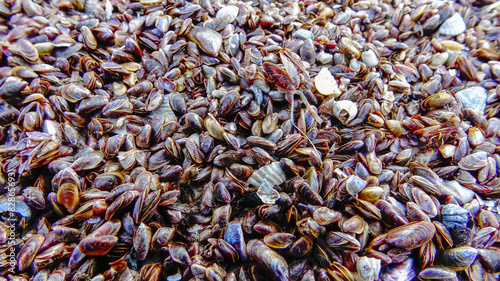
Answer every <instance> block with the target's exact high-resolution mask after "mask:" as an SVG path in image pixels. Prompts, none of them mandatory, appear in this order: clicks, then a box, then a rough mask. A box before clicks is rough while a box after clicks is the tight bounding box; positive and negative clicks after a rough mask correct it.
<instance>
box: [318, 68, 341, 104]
mask: <svg viewBox="0 0 500 281" xmlns="http://www.w3.org/2000/svg"><path fill="white" fill-rule="evenodd" d="M314 84H315V86H316V90H318V92H319V93H320V94H322V95H325V96H329V95H334V96H335V97H338V96H340V94H341V92H340V89H339V86H338V84H337V81H335V77H333V75H332V74H331V73H330V71H329V70H328V68H326V67H323V68H322V69H321V71H320V72H319V73H318V75H316V78H314Z"/></svg>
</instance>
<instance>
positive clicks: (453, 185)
mask: <svg viewBox="0 0 500 281" xmlns="http://www.w3.org/2000/svg"><path fill="white" fill-rule="evenodd" d="M439 190H440V191H441V193H443V195H447V196H453V197H454V198H455V199H457V201H458V203H460V204H462V205H463V204H466V203H469V202H470V201H472V200H473V199H474V196H476V194H475V193H474V191H472V190H470V189H469V188H467V187H465V186H463V185H461V184H460V183H459V182H458V181H456V180H452V181H444V185H443V186H441V187H440V188H439Z"/></svg>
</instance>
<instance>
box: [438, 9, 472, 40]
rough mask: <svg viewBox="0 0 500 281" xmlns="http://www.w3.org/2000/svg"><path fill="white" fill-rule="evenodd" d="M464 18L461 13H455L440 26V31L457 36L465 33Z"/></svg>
mask: <svg viewBox="0 0 500 281" xmlns="http://www.w3.org/2000/svg"><path fill="white" fill-rule="evenodd" d="M466 28H467V27H466V25H465V22H464V19H463V18H462V16H461V15H460V14H459V13H455V14H454V15H453V16H452V17H450V18H449V19H447V20H445V21H444V22H443V24H442V25H441V27H440V28H439V33H441V34H443V35H451V36H456V35H459V34H461V33H463V32H464V31H465V29H466Z"/></svg>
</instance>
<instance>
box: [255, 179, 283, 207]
mask: <svg viewBox="0 0 500 281" xmlns="http://www.w3.org/2000/svg"><path fill="white" fill-rule="evenodd" d="M257 196H259V198H260V200H262V202H263V203H264V204H274V203H276V200H278V199H279V198H280V194H279V192H278V191H277V190H276V189H274V188H273V187H272V186H271V185H269V183H268V182H267V180H263V181H262V184H261V185H260V186H259V189H258V190H257Z"/></svg>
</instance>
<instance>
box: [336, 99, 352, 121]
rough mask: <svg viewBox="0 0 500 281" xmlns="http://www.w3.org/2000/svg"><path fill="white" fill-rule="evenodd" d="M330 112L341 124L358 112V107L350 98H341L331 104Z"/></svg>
mask: <svg viewBox="0 0 500 281" xmlns="http://www.w3.org/2000/svg"><path fill="white" fill-rule="evenodd" d="M332 113H333V116H335V117H336V118H337V119H338V120H339V121H340V122H342V124H347V123H349V121H351V120H353V119H354V118H355V117H356V115H357V114H358V107H357V106H356V104H355V103H354V102H352V101H350V100H341V101H338V102H336V103H335V104H334V105H333V109H332Z"/></svg>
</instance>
